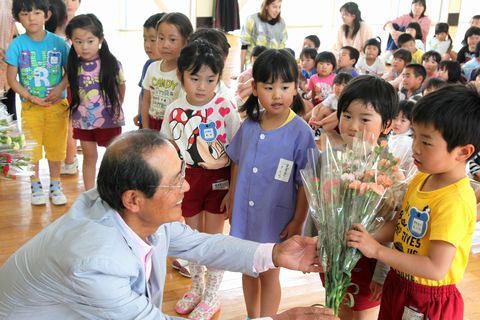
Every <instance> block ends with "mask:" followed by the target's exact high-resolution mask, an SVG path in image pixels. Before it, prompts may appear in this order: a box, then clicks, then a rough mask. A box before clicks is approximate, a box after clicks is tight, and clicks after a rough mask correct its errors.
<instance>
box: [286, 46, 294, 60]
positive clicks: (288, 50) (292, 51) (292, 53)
mask: <svg viewBox="0 0 480 320" xmlns="http://www.w3.org/2000/svg"><path fill="white" fill-rule="evenodd" d="M285 50H287V52H288V53H290V54H291V55H292V56H293V57H294V58H295V51H294V50H293V49H292V48H285Z"/></svg>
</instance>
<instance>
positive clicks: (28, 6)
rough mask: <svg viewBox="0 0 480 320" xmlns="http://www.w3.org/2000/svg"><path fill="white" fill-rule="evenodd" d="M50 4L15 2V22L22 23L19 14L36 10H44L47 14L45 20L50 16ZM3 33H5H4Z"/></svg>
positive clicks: (30, 0) (26, 0) (27, 0)
mask: <svg viewBox="0 0 480 320" xmlns="http://www.w3.org/2000/svg"><path fill="white" fill-rule="evenodd" d="M49 7H50V3H49V2H48V0H13V2H12V15H13V17H14V18H15V20H17V21H20V19H19V14H20V12H22V11H26V12H30V11H33V10H34V9H37V10H42V11H43V12H44V13H45V18H46V17H47V16H48V9H49ZM2 32H3V31H2Z"/></svg>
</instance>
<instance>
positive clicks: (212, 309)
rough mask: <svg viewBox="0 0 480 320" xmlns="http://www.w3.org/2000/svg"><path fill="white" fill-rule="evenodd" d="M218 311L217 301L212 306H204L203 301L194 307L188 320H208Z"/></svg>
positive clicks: (218, 304) (218, 303)
mask: <svg viewBox="0 0 480 320" xmlns="http://www.w3.org/2000/svg"><path fill="white" fill-rule="evenodd" d="M218 310H220V302H219V301H218V300H217V301H216V302H215V303H214V304H211V305H210V304H206V303H205V302H204V301H200V303H199V304H198V305H197V306H196V307H195V309H194V310H193V311H192V313H190V314H189V316H188V319H190V320H210V319H211V318H212V317H213V316H214V315H215V313H217V312H218Z"/></svg>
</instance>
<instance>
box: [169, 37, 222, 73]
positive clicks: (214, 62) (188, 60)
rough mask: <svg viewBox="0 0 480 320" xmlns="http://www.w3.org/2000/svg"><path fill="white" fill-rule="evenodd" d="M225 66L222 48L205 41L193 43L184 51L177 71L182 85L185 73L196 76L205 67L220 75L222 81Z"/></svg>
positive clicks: (178, 62)
mask: <svg viewBox="0 0 480 320" xmlns="http://www.w3.org/2000/svg"><path fill="white" fill-rule="evenodd" d="M224 65H225V63H224V60H223V53H222V51H221V50H220V48H219V47H218V46H216V45H212V44H211V43H210V42H208V41H207V40H205V39H197V40H193V41H191V42H190V43H189V44H188V45H187V46H186V47H184V48H183V49H182V51H181V52H180V56H179V57H178V60H177V68H178V69H177V70H178V73H179V74H180V81H181V82H182V83H183V76H184V75H183V73H184V72H185V71H188V72H190V73H191V74H196V73H198V72H199V71H200V69H201V68H202V67H203V66H206V67H209V68H210V70H212V72H213V73H214V74H218V75H219V79H220V78H221V76H222V72H223V67H224Z"/></svg>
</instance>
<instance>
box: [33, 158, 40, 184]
mask: <svg viewBox="0 0 480 320" xmlns="http://www.w3.org/2000/svg"><path fill="white" fill-rule="evenodd" d="M39 171H40V162H39V161H37V162H35V163H34V164H33V176H31V179H33V180H35V181H38V180H39V179H40V175H39Z"/></svg>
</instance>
